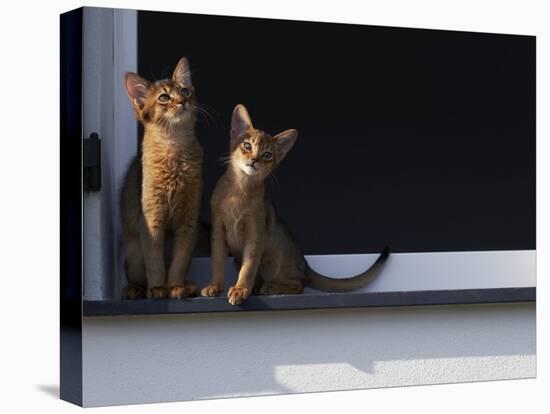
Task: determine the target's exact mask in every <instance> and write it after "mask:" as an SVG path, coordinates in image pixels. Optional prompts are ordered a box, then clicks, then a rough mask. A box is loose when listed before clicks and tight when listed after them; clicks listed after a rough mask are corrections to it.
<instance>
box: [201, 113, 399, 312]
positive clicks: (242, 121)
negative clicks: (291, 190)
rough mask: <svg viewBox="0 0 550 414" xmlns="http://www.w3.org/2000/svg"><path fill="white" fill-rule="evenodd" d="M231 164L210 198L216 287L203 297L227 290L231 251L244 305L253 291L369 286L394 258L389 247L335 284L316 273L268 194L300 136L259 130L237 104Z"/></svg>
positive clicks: (234, 300)
mask: <svg viewBox="0 0 550 414" xmlns="http://www.w3.org/2000/svg"><path fill="white" fill-rule="evenodd" d="M230 136H231V140H230V160H229V166H228V168H227V171H226V172H225V174H224V175H223V176H222V177H221V178H220V180H219V181H218V183H217V185H216V188H215V189H214V193H213V195H212V199H211V208H212V275H213V278H212V282H211V284H210V285H208V286H206V287H205V288H203V289H202V291H201V294H202V296H217V295H219V294H220V292H221V291H222V290H223V279H224V259H225V257H226V256H227V254H228V252H230V253H231V254H232V255H233V257H235V259H236V261H237V262H239V263H242V266H241V268H240V271H239V276H238V279H237V283H236V284H235V285H234V286H232V287H231V288H230V289H229V291H228V294H227V297H228V298H229V303H231V304H232V305H237V304H240V303H241V302H242V301H243V300H245V299H246V298H248V296H249V295H250V294H251V292H252V291H253V290H254V292H255V293H260V294H264V295H272V294H294V293H302V291H303V290H304V286H305V285H309V286H311V287H314V288H316V289H319V290H324V291H330V292H346V291H351V290H354V289H357V288H359V287H361V286H364V285H365V284H367V283H368V282H369V281H371V280H372V279H373V278H374V277H375V276H376V275H377V273H378V270H379V269H380V267H381V265H382V263H383V262H384V261H385V260H386V258H387V257H388V255H389V250H388V249H387V248H386V249H384V251H383V252H382V254H381V255H380V256H379V257H378V259H377V260H376V262H375V263H374V264H373V265H372V266H371V267H370V268H369V269H368V270H367V271H365V272H363V273H361V274H359V275H357V276H354V277H351V278H348V279H332V278H329V277H326V276H323V275H321V274H319V273H316V272H315V271H314V270H312V269H311V268H310V267H309V266H308V264H307V262H306V260H305V259H304V256H303V254H302V253H301V251H300V249H299V247H298V245H297V243H296V242H295V241H294V239H293V238H292V236H291V235H290V233H289V231H288V230H287V228H286V226H285V225H284V224H283V223H282V221H281V220H280V218H279V217H278V216H277V215H276V213H275V210H274V208H273V205H272V204H271V202H270V201H269V199H268V198H267V195H266V191H265V186H264V180H265V179H266V178H267V177H268V176H269V175H270V174H271V172H272V171H273V170H274V169H275V167H276V166H277V165H278V164H279V163H280V162H281V160H282V159H283V158H284V157H285V155H286V154H287V153H288V151H289V150H290V149H291V148H292V146H293V145H294V143H295V142H296V138H297V137H298V132H297V131H296V130H295V129H289V130H287V131H284V132H281V133H280V134H278V135H275V136H274V137H272V136H271V135H269V134H267V133H266V132H264V131H260V130H258V129H255V128H254V127H253V126H252V121H251V120H250V116H249V115H248V112H247V110H246V108H245V107H244V106H242V105H237V107H236V108H235V110H234V111H233V117H232V120H231V134H230Z"/></svg>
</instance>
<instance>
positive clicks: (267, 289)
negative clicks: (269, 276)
mask: <svg viewBox="0 0 550 414" xmlns="http://www.w3.org/2000/svg"><path fill="white" fill-rule="evenodd" d="M303 291H304V284H303V283H302V281H301V280H272V281H269V282H265V283H264V284H263V285H262V287H261V288H260V294H261V295H296V294H299V293H302V292H303Z"/></svg>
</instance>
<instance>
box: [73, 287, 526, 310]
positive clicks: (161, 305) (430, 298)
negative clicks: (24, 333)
mask: <svg viewBox="0 0 550 414" xmlns="http://www.w3.org/2000/svg"><path fill="white" fill-rule="evenodd" d="M535 299H536V288H534V287H521V288H494V289H460V290H423V291H408V292H370V293H305V294H302V295H277V296H251V297H249V298H248V300H247V301H246V302H244V303H243V304H242V305H239V306H232V305H230V304H229V303H228V302H227V298H226V297H224V296H220V297H217V298H203V297H197V298H187V299H184V300H135V301H128V300H124V301H122V300H121V301H84V304H83V315H84V316H85V317H88V316H122V315H165V314H184V313H213V312H248V311H267V310H269V311H271V310H299V309H334V308H381V307H398V306H427V305H467V304H482V303H511V302H534V301H535Z"/></svg>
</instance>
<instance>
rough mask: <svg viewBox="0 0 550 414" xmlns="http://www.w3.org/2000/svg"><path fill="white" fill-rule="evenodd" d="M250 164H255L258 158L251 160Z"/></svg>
mask: <svg viewBox="0 0 550 414" xmlns="http://www.w3.org/2000/svg"><path fill="white" fill-rule="evenodd" d="M250 162H252V164H256V163H257V162H258V158H252V159H251V160H250Z"/></svg>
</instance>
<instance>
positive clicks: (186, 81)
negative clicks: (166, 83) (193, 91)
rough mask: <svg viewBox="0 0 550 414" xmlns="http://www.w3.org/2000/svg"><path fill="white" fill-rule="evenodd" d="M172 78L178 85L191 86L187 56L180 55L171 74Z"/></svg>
mask: <svg viewBox="0 0 550 414" xmlns="http://www.w3.org/2000/svg"><path fill="white" fill-rule="evenodd" d="M172 80H173V81H174V82H177V83H179V84H180V85H185V86H192V85H191V68H190V67H189V61H188V60H187V58H184V57H182V58H181V59H180V61H179V62H178V65H177V66H176V69H174V74H173V75H172Z"/></svg>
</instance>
